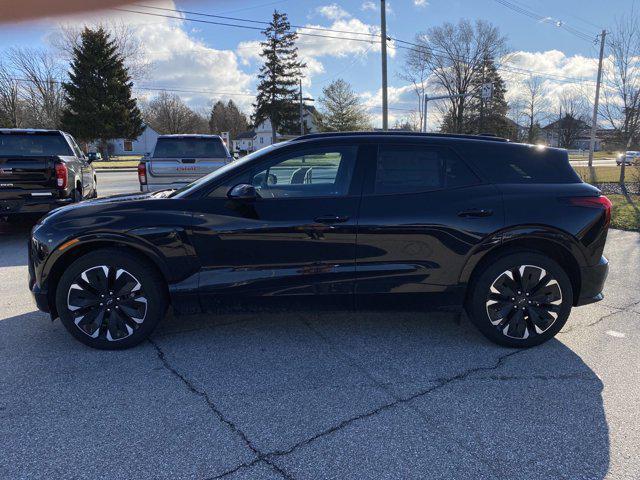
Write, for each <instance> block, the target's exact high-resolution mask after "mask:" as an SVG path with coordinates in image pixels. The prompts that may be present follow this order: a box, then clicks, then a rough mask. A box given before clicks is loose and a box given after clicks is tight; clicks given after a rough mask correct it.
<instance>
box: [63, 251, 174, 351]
mask: <svg viewBox="0 0 640 480" xmlns="http://www.w3.org/2000/svg"><path fill="white" fill-rule="evenodd" d="M165 298H166V295H165V289H164V284H163V279H162V278H161V276H160V274H159V273H158V272H157V271H156V269H155V268H154V267H153V266H152V265H150V264H149V263H148V262H147V261H146V260H145V259H143V258H141V257H138V256H136V255H134V254H131V253H129V252H126V251H124V252H123V251H119V250H114V249H100V250H96V251H95V252H91V253H87V254H85V255H83V256H82V257H80V258H78V259H77V260H75V261H74V262H73V263H72V264H71V265H70V266H69V267H68V268H67V269H66V270H65V272H64V274H63V275H62V276H61V278H60V281H59V282H58V285H57V288H56V308H57V310H58V314H59V316H60V320H61V321H62V323H63V325H64V326H65V328H66V329H67V330H68V331H69V332H70V333H71V334H72V335H73V336H74V337H75V338H77V339H78V340H80V341H81V342H82V343H84V344H86V345H89V346H90V347H94V348H101V349H122V348H128V347H132V346H134V345H137V344H138V343H140V342H141V341H143V340H144V339H145V338H147V337H148V336H149V334H150V333H151V332H152V331H153V329H154V328H155V327H156V325H157V324H158V322H159V321H160V320H161V319H162V317H163V316H164V314H165V311H166V306H167V302H166V299H165Z"/></svg>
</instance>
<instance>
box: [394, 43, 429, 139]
mask: <svg viewBox="0 0 640 480" xmlns="http://www.w3.org/2000/svg"><path fill="white" fill-rule="evenodd" d="M429 58H430V54H429V51H427V50H424V49H422V48H419V47H418V48H417V49H410V50H407V55H406V57H405V61H404V65H403V67H402V71H401V72H400V73H399V74H398V77H399V78H400V79H402V80H404V81H406V82H409V83H410V84H411V85H412V87H413V91H414V93H415V94H416V96H417V97H418V108H417V109H416V111H415V113H416V114H417V122H418V125H419V126H420V128H422V123H423V122H424V97H425V96H426V95H427V81H428V80H429V76H430V74H431V64H430V62H429V61H428V59H429Z"/></svg>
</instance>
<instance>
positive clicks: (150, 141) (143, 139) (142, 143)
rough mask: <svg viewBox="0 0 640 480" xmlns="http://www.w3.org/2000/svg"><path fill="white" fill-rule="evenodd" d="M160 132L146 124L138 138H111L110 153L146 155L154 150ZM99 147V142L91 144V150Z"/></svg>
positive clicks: (116, 154)
mask: <svg viewBox="0 0 640 480" xmlns="http://www.w3.org/2000/svg"><path fill="white" fill-rule="evenodd" d="M159 136H160V134H159V133H158V132H156V131H155V130H154V129H153V128H151V127H150V126H148V125H146V124H145V125H144V131H143V132H142V135H140V136H139V137H138V138H136V139H133V140H132V139H128V138H116V139H114V140H109V142H108V145H109V147H108V148H109V154H110V155H115V156H122V155H144V154H145V153H151V152H153V149H154V148H155V146H156V141H157V140H158V137H159ZM98 148H99V142H97V141H95V142H91V143H90V144H89V150H90V151H96V150H97V149H98Z"/></svg>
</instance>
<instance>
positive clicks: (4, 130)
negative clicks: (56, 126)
mask: <svg viewBox="0 0 640 480" xmlns="http://www.w3.org/2000/svg"><path fill="white" fill-rule="evenodd" d="M0 132H2V133H64V132H63V131H62V130H53V129H47V128H0Z"/></svg>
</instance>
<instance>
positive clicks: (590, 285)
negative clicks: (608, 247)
mask: <svg viewBox="0 0 640 480" xmlns="http://www.w3.org/2000/svg"><path fill="white" fill-rule="evenodd" d="M608 274H609V261H608V260H607V258H606V257H605V256H604V255H603V256H602V257H600V261H599V262H598V263H597V264H596V265H592V266H589V267H582V268H581V269H580V276H581V288H580V295H579V296H578V300H577V302H576V306H577V307H578V306H581V305H588V304H590V303H595V302H599V301H600V300H602V299H603V298H604V295H603V294H602V289H603V288H604V282H605V280H606V279H607V275H608Z"/></svg>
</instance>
